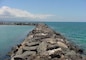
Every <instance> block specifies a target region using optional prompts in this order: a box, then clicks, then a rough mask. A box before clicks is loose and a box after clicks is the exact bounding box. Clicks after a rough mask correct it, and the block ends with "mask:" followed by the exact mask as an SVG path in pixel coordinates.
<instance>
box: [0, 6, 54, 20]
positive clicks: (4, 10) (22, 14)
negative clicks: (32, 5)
mask: <svg viewBox="0 0 86 60" xmlns="http://www.w3.org/2000/svg"><path fill="white" fill-rule="evenodd" d="M52 16H54V15H52V14H32V13H30V12H28V11H25V10H20V9H15V8H10V7H7V6H3V7H1V8H0V18H26V19H47V18H49V17H52Z"/></svg>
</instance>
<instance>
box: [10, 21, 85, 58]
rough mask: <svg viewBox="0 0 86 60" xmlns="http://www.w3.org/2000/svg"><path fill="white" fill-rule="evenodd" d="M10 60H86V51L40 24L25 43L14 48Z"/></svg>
mask: <svg viewBox="0 0 86 60" xmlns="http://www.w3.org/2000/svg"><path fill="white" fill-rule="evenodd" d="M10 57H11V59H10V60H86V55H84V51H83V50H82V49H80V48H79V47H77V46H74V45H73V44H71V43H70V42H69V41H68V40H67V39H66V38H65V37H63V36H62V35H61V34H60V33H57V32H55V31H54V30H52V29H51V28H49V27H48V26H47V25H46V24H43V23H39V24H37V25H36V28H35V29H34V30H32V31H31V32H30V33H29V34H28V35H27V38H26V39H25V40H24V42H23V43H21V44H20V45H18V46H16V47H14V48H13V49H12V51H11V54H10Z"/></svg>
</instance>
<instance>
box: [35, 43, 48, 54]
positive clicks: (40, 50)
mask: <svg viewBox="0 0 86 60" xmlns="http://www.w3.org/2000/svg"><path fill="white" fill-rule="evenodd" d="M46 50H47V43H46V42H42V43H40V45H39V46H38V48H37V52H38V53H40V54H41V53H43V52H45V51H46Z"/></svg>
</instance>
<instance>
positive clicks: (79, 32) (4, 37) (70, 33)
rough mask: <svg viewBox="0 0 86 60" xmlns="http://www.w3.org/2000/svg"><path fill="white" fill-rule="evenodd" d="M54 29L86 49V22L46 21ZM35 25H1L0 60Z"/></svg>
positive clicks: (2, 59)
mask: <svg viewBox="0 0 86 60" xmlns="http://www.w3.org/2000/svg"><path fill="white" fill-rule="evenodd" d="M44 23H46V24H47V25H48V26H49V27H50V28H52V29H53V30H55V31H57V32H59V33H61V34H62V35H63V36H64V37H66V38H67V39H68V40H70V41H71V42H74V43H75V44H76V45H78V46H80V47H81V48H83V49H85V50H86V27H85V26H86V23H85V22H44ZM32 29H34V26H15V25H12V26H11V25H0V60H4V59H5V58H6V57H7V56H6V54H7V53H8V52H9V51H10V50H11V48H12V47H13V46H16V45H17V44H19V43H21V42H22V41H23V40H24V38H25V37H26V35H27V34H28V33H29V32H30V31H31V30H32Z"/></svg>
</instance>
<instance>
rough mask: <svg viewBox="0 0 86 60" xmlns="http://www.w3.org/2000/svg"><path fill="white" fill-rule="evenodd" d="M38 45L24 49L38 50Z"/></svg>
mask: <svg viewBox="0 0 86 60" xmlns="http://www.w3.org/2000/svg"><path fill="white" fill-rule="evenodd" d="M37 47H38V46H32V47H23V50H28V51H30V50H36V49H37Z"/></svg>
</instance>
